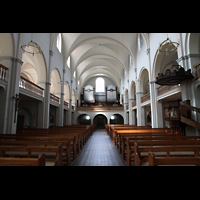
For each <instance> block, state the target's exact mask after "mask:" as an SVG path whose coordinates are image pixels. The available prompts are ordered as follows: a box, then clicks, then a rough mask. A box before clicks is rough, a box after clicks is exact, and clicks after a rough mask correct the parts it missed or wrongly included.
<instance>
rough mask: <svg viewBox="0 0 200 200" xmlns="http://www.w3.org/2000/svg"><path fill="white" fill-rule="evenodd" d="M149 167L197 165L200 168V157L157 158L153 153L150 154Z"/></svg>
mask: <svg viewBox="0 0 200 200" xmlns="http://www.w3.org/2000/svg"><path fill="white" fill-rule="evenodd" d="M148 160H149V166H158V165H196V166H200V157H155V155H154V154H153V153H152V152H149V154H148Z"/></svg>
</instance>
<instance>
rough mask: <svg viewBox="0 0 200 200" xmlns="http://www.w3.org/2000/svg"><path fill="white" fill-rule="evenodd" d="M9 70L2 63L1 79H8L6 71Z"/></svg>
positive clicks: (0, 67)
mask: <svg viewBox="0 0 200 200" xmlns="http://www.w3.org/2000/svg"><path fill="white" fill-rule="evenodd" d="M7 70H8V68H7V67H5V66H4V65H2V64H0V80H3V81H6V71H7Z"/></svg>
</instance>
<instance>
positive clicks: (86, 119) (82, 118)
mask: <svg viewBox="0 0 200 200" xmlns="http://www.w3.org/2000/svg"><path fill="white" fill-rule="evenodd" d="M77 123H78V124H91V118H90V116H89V115H87V114H82V115H79V116H78V118H77Z"/></svg>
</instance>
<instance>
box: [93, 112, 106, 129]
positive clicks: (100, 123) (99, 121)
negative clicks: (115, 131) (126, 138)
mask: <svg viewBox="0 0 200 200" xmlns="http://www.w3.org/2000/svg"><path fill="white" fill-rule="evenodd" d="M107 123H108V120H107V118H106V116H105V115H102V114H98V115H96V116H95V117H94V119H93V124H95V125H96V128H97V129H104V128H105V124H107Z"/></svg>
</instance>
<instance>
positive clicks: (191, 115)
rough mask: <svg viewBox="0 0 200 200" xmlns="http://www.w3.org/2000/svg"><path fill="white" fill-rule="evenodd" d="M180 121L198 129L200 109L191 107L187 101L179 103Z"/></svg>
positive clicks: (199, 126) (199, 125)
mask: <svg viewBox="0 0 200 200" xmlns="http://www.w3.org/2000/svg"><path fill="white" fill-rule="evenodd" d="M180 120H181V122H183V123H185V124H187V125H190V126H193V127H195V128H198V129H200V108H197V107H194V106H191V105H190V102H189V101H182V102H180Z"/></svg>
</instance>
